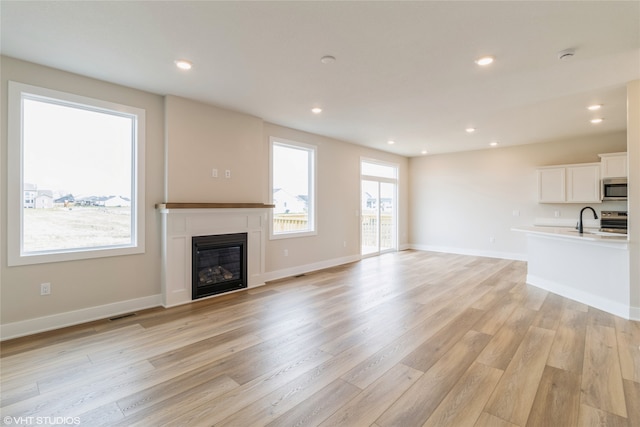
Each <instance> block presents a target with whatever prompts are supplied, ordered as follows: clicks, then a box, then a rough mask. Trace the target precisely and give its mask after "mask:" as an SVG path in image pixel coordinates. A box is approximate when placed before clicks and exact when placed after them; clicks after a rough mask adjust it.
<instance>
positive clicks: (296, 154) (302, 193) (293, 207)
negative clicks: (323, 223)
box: [271, 138, 316, 239]
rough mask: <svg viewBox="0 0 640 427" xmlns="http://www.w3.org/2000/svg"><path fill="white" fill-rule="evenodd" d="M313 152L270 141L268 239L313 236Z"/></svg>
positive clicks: (295, 144)
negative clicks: (270, 205)
mask: <svg viewBox="0 0 640 427" xmlns="http://www.w3.org/2000/svg"><path fill="white" fill-rule="evenodd" d="M315 157H316V148H315V147H314V146H311V145H306V144H302V143H298V142H293V141H286V140H283V139H276V138H271V190H272V201H273V204H275V208H274V209H273V218H272V219H273V220H272V222H271V238H276V239H277V238H282V237H298V236H302V235H312V234H316V224H315V169H316V168H315Z"/></svg>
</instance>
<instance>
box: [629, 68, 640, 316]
mask: <svg viewBox="0 0 640 427" xmlns="http://www.w3.org/2000/svg"><path fill="white" fill-rule="evenodd" d="M627 150H628V151H627V152H628V154H629V158H628V162H629V164H628V169H629V268H630V271H629V276H630V282H631V283H630V293H631V294H630V304H631V310H632V313H631V316H632V318H635V319H640V80H635V81H633V82H630V83H629V84H628V85H627Z"/></svg>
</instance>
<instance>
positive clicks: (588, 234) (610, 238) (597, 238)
mask: <svg viewBox="0 0 640 427" xmlns="http://www.w3.org/2000/svg"><path fill="white" fill-rule="evenodd" d="M511 230H513V231H521V232H524V233H531V234H540V235H545V236H550V237H561V238H566V239H573V240H582V241H586V242H601V243H614V244H616V243H619V244H624V245H626V244H627V243H628V240H627V235H626V234H616V233H605V232H601V231H598V229H585V230H584V233H583V234H580V233H578V230H576V229H575V228H571V227H541V226H530V227H513V228H512V229H511Z"/></svg>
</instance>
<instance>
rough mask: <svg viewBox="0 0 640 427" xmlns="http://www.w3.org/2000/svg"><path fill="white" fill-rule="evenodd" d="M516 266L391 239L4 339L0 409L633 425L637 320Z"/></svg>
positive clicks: (260, 422) (332, 421)
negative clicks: (368, 251) (534, 282)
mask: <svg viewBox="0 0 640 427" xmlns="http://www.w3.org/2000/svg"><path fill="white" fill-rule="evenodd" d="M525 276H526V264H525V263H523V262H517V261H508V260H500V259H491V258H480V257H473V256H462V255H453V254H443V253H432V252H420V251H403V252H398V253H393V254H386V255H382V256H380V257H375V258H367V259H364V260H362V261H360V262H357V263H353V264H348V265H344V266H340V267H336V268H331V269H327V270H322V271H318V272H313V273H309V274H306V275H304V276H301V277H295V278H289V279H284V280H279V281H276V282H272V283H269V284H267V285H266V286H263V287H260V288H256V289H252V290H248V291H243V292H238V293H234V294H227V295H223V296H220V297H216V298H212V299H208V300H204V301H198V302H196V303H193V304H189V305H186V306H180V307H175V308H172V309H163V308H155V309H151V310H145V311H142V312H139V313H136V314H135V315H134V316H130V317H125V318H121V319H116V320H104V321H98V322H92V323H88V324H84V325H79V326H74V327H71V328H66V329H62V330H58V331H53V332H48V333H42V334H38V335H33V336H30V337H24V338H19V339H15V340H10V341H6V342H3V343H2V345H1V353H0V356H1V359H0V373H1V384H0V385H1V389H0V390H1V396H2V402H1V412H2V417H7V416H9V417H14V418H13V419H14V420H16V421H15V422H14V424H16V425H17V424H19V423H18V421H21V422H22V425H26V424H27V423H26V422H25V420H28V418H22V419H19V417H33V418H31V420H32V423H33V424H36V422H37V421H36V420H37V418H36V417H50V418H49V420H55V418H54V417H65V418H67V419H72V420H73V421H79V422H80V425H82V426H92V427H93V426H165V425H166V426H213V425H215V426H242V427H245V426H266V425H269V426H300V427H302V426H376V427H387V426H403V427H412V426H476V427H481V426H511V427H513V426H520V427H526V426H544V427H546V426H563V427H570V426H604V425H610V426H627V427H632V426H640V323H639V322H633V321H628V320H624V319H621V318H617V317H615V316H613V315H610V314H607V313H604V312H602V311H599V310H596V309H593V308H591V307H587V306H585V305H583V304H579V303H576V302H575V301H571V300H568V299H565V298H562V297H560V296H558V295H554V294H551V293H548V292H546V291H543V290H540V289H538V288H535V287H532V286H528V285H526V284H525ZM74 417H77V418H74ZM42 420H43V419H42V418H40V421H42ZM45 421H46V419H45ZM5 424H7V423H5ZM40 424H42V422H41V423H40ZM52 424H53V423H52Z"/></svg>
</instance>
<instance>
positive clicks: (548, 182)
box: [537, 163, 602, 203]
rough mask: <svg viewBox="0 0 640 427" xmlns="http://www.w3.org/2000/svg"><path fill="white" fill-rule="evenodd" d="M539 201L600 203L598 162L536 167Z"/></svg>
mask: <svg viewBox="0 0 640 427" xmlns="http://www.w3.org/2000/svg"><path fill="white" fill-rule="evenodd" d="M537 174H538V202H539V203H601V202H602V201H601V200H600V163H582V164H576V165H562V166H549V167H541V168H538V169H537Z"/></svg>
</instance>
